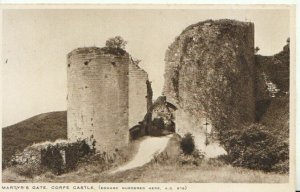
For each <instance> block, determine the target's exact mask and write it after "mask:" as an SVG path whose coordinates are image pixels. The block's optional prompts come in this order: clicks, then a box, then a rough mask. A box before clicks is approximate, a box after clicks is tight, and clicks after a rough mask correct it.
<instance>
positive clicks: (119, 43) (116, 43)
mask: <svg viewBox="0 0 300 192" xmlns="http://www.w3.org/2000/svg"><path fill="white" fill-rule="evenodd" d="M126 44H127V41H125V40H124V39H123V38H122V37H121V36H115V37H112V38H109V39H108V40H107V41H106V43H105V45H106V47H109V48H120V49H125V46H126Z"/></svg>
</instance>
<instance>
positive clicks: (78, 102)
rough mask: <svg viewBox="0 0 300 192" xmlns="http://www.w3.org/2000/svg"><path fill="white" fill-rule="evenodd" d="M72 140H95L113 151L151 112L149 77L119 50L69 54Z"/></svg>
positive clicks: (98, 145)
mask: <svg viewBox="0 0 300 192" xmlns="http://www.w3.org/2000/svg"><path fill="white" fill-rule="evenodd" d="M67 65H68V66H67V68H68V69H67V71H68V72H67V73H68V138H69V139H70V140H72V141H74V140H77V139H84V138H89V137H93V138H94V139H95V140H96V148H97V149H98V150H101V151H111V150H115V149H116V148H119V147H121V146H124V145H125V144H127V143H128V141H129V128H131V127H133V126H134V125H136V124H138V122H139V121H141V120H143V118H144V115H145V114H146V112H147V85H146V81H147V80H148V75H147V73H146V72H145V71H144V70H142V69H141V68H140V67H139V66H138V65H136V64H135V63H134V61H133V60H132V59H131V56H130V55H129V54H128V53H127V52H126V51H124V50H122V49H119V48H108V47H104V48H97V47H88V48H78V49H75V50H73V51H72V52H70V53H69V54H68V58H67Z"/></svg>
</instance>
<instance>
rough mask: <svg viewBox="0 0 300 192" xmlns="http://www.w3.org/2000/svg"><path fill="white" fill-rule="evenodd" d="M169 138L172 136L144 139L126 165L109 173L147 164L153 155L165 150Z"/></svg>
mask: <svg viewBox="0 0 300 192" xmlns="http://www.w3.org/2000/svg"><path fill="white" fill-rule="evenodd" d="M171 137H172V135H167V136H163V137H146V138H145V139H144V140H143V141H142V142H141V143H140V146H139V149H138V152H137V154H136V155H135V157H134V158H133V159H132V160H131V161H129V162H128V163H127V164H125V165H123V166H121V167H119V168H117V169H116V170H114V171H112V172H111V173H116V172H119V171H125V170H128V169H132V168H136V167H140V166H143V165H145V164H146V163H149V162H150V161H151V160H152V159H153V156H154V155H156V154H159V153H161V152H162V151H163V150H164V149H165V148H166V146H167V144H168V142H169V140H170V138H171Z"/></svg>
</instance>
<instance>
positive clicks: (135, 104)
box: [128, 61, 148, 128]
mask: <svg viewBox="0 0 300 192" xmlns="http://www.w3.org/2000/svg"><path fill="white" fill-rule="evenodd" d="M147 81H148V74H147V73H146V72H145V71H144V70H143V69H141V68H140V67H139V66H138V65H136V64H135V63H134V62H133V61H132V62H131V64H130V65H129V97H128V98H129V128H131V127H133V126H135V125H137V123H138V121H142V120H143V118H144V116H145V114H146V112H147V104H148V101H147V95H148V93H147V84H146V82H147Z"/></svg>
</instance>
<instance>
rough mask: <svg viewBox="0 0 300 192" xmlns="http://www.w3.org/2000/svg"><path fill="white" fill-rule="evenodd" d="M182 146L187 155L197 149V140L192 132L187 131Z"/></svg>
mask: <svg viewBox="0 0 300 192" xmlns="http://www.w3.org/2000/svg"><path fill="white" fill-rule="evenodd" d="M180 147H181V149H182V152H183V153H184V154H186V155H191V154H192V153H193V151H194V150H195V141H194V137H193V136H192V134H191V133H186V134H185V135H184V137H183V138H182V140H181V143H180Z"/></svg>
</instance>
